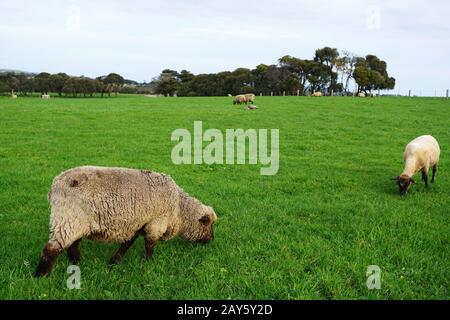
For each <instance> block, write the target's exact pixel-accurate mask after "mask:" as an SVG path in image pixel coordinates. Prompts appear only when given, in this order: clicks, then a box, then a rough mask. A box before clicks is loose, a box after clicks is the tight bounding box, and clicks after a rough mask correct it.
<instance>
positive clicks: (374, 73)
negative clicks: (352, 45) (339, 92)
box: [353, 55, 395, 93]
mask: <svg viewBox="0 0 450 320" xmlns="http://www.w3.org/2000/svg"><path fill="white" fill-rule="evenodd" d="M353 77H354V78H355V81H356V83H357V84H358V92H361V91H364V92H365V93H367V92H368V91H371V90H385V89H386V90H390V89H394V87H395V79H394V78H392V77H389V75H388V73H387V63H386V62H385V61H383V60H380V59H379V58H378V57H377V56H375V55H367V56H366V57H365V58H358V59H357V62H356V65H355V71H354V75H353Z"/></svg>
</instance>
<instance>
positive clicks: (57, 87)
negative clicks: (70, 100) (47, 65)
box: [49, 73, 70, 96]
mask: <svg viewBox="0 0 450 320" xmlns="http://www.w3.org/2000/svg"><path fill="white" fill-rule="evenodd" d="M69 78H70V77H69V76H68V75H67V74H65V73H57V74H52V75H51V76H50V79H49V80H50V88H51V90H52V91H53V92H56V93H58V95H59V96H61V95H62V92H63V88H64V84H65V83H66V81H67V80H68V79H69Z"/></svg>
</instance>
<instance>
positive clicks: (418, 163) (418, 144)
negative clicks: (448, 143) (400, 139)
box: [393, 135, 441, 195]
mask: <svg viewBox="0 0 450 320" xmlns="http://www.w3.org/2000/svg"><path fill="white" fill-rule="evenodd" d="M440 153H441V150H440V148H439V143H438V142H437V141H436V139H435V138H434V137H432V136H430V135H425V136H420V137H417V138H415V139H414V140H412V141H411V142H410V143H408V145H407V146H406V149H405V152H404V154H403V159H404V170H403V172H402V174H401V175H399V176H397V177H395V178H393V180H396V181H397V185H398V187H399V189H400V194H401V195H406V193H407V192H408V189H409V187H410V185H411V184H412V183H416V182H415V181H414V179H413V178H412V177H413V175H414V174H416V173H417V172H419V171H422V179H423V181H424V182H425V186H426V187H428V170H429V169H430V167H432V168H433V176H432V178H431V183H434V180H435V176H436V172H437V165H438V162H439V155H440Z"/></svg>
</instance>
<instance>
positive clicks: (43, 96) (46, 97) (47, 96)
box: [42, 94, 50, 99]
mask: <svg viewBox="0 0 450 320" xmlns="http://www.w3.org/2000/svg"><path fill="white" fill-rule="evenodd" d="M42 99H50V95H48V94H43V95H42Z"/></svg>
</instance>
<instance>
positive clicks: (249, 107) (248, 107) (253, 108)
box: [244, 104, 258, 110]
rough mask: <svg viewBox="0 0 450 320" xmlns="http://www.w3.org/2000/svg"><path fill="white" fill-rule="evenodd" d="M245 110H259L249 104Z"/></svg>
mask: <svg viewBox="0 0 450 320" xmlns="http://www.w3.org/2000/svg"><path fill="white" fill-rule="evenodd" d="M244 109H247V110H255V109H258V107H257V106H255V105H254V104H249V105H248V106H246V107H244Z"/></svg>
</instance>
